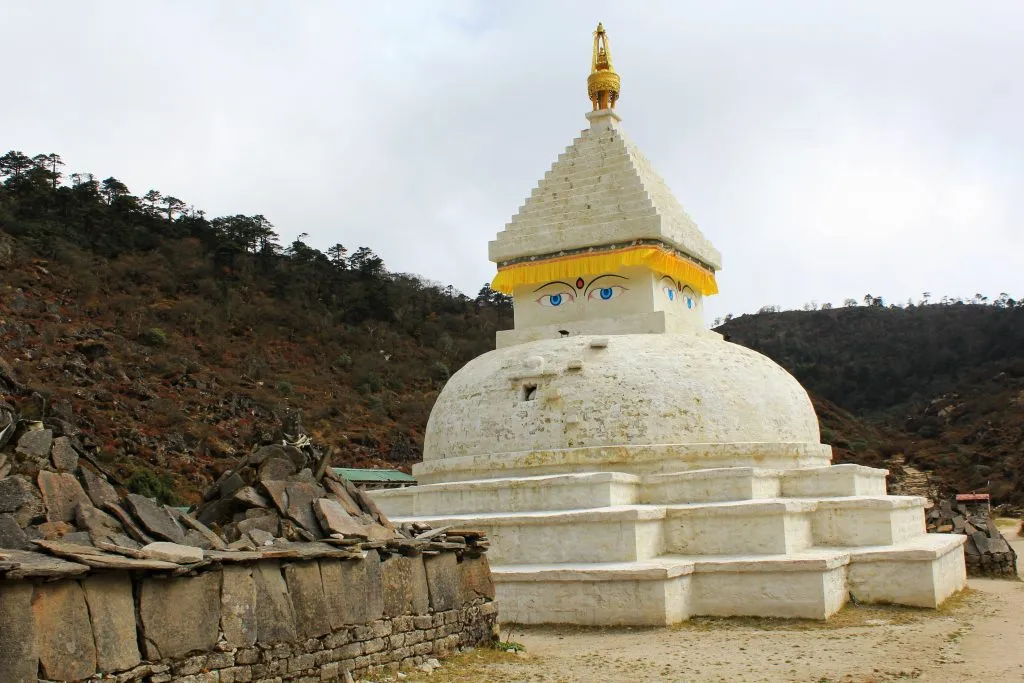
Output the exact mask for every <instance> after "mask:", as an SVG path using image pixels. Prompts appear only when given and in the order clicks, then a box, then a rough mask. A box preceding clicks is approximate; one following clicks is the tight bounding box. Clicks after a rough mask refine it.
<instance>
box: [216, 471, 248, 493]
mask: <svg viewBox="0 0 1024 683" xmlns="http://www.w3.org/2000/svg"><path fill="white" fill-rule="evenodd" d="M243 486H245V480H244V479H242V476H241V475H240V474H238V472H229V473H228V475H227V476H226V477H224V478H223V479H221V481H220V486H219V490H220V497H221V498H228V497H229V496H231V494H232V493H234V492H235V491H237V490H238V489H240V488H242V487H243Z"/></svg>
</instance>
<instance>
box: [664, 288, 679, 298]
mask: <svg viewBox="0 0 1024 683" xmlns="http://www.w3.org/2000/svg"><path fill="white" fill-rule="evenodd" d="M662 289H663V290H664V291H665V296H667V297H668V300H669V301H675V300H676V290H675V289H674V288H673V287H663V288H662Z"/></svg>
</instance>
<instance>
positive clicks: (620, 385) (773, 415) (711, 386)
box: [423, 333, 819, 465]
mask: <svg viewBox="0 0 1024 683" xmlns="http://www.w3.org/2000/svg"><path fill="white" fill-rule="evenodd" d="M818 443H819V432H818V420H817V416H816V415H815V413H814V408H813V407H812V405H811V401H810V399H809V398H808V396H807V392H806V391H804V389H803V387H801V386H800V384H799V383H798V382H797V381H796V379H794V378H793V377H792V376H791V375H790V374H789V373H787V372H786V371H785V370H783V369H782V368H781V367H779V366H778V365H777V364H776V363H775V362H773V361H772V360H770V359H769V358H766V357H765V356H762V355H761V354H759V353H757V352H755V351H751V350H750V349H747V348H744V347H742V346H737V345H735V344H730V343H728V342H725V341H722V340H721V338H720V337H719V336H718V335H716V334H708V333H699V334H630V335H611V336H608V337H595V336H575V337H566V338H562V339H551V340H542V341H536V342H530V343H526V344H519V345H516V346H511V347H507V348H503V349H498V350H495V351H491V352H490V353H486V354H484V355H482V356H480V357H478V358H476V359H474V360H472V361H470V362H469V363H468V364H467V365H466V366H465V367H463V368H462V369H461V370H459V371H458V372H457V373H455V375H454V376H452V378H451V379H450V380H449V381H448V384H447V385H446V386H445V387H444V389H443V390H442V391H441V394H440V396H438V399H437V402H436V403H435V405H434V408H433V411H432V412H431V414H430V421H429V422H428V424H427V431H426V437H425V443H424V453H423V459H424V465H426V464H427V463H429V462H431V461H439V460H442V459H449V458H464V457H466V456H482V455H489V456H495V455H500V454H503V453H509V454H513V453H516V454H523V453H528V452H533V451H545V452H547V451H560V450H565V449H588V448H589V449H593V448H607V447H617V446H640V445H645V446H646V445H652V446H668V445H680V446H687V447H692V446H693V445H696V444H708V445H712V444H715V445H720V444H750V445H754V444H760V445H765V446H767V445H771V444H803V445H816V444H818ZM687 450H692V448H687ZM438 464H440V463H438Z"/></svg>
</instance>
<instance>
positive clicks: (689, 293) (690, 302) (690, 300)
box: [681, 287, 697, 311]
mask: <svg viewBox="0 0 1024 683" xmlns="http://www.w3.org/2000/svg"><path fill="white" fill-rule="evenodd" d="M681 294H682V297H683V302H684V303H685V304H686V308H687V310H690V311H692V310H693V309H695V308H697V295H696V294H694V293H693V290H692V289H690V288H689V287H683V291H682V292H681Z"/></svg>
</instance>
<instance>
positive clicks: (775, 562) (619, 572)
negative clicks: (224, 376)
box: [372, 465, 966, 625]
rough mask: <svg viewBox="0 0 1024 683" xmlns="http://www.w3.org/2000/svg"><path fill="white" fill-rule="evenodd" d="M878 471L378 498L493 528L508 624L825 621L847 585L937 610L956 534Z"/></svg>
mask: <svg viewBox="0 0 1024 683" xmlns="http://www.w3.org/2000/svg"><path fill="white" fill-rule="evenodd" d="M654 469H655V470H656V469H657V468H654ZM886 474H887V472H886V471H885V470H879V469H872V468H868V467H862V466H859V465H833V466H809V467H797V468H791V469H773V468H760V467H751V466H738V467H737V466H733V467H729V466H727V467H715V468H709V469H688V470H684V471H677V472H661V471H650V472H642V471H638V470H637V469H636V468H633V471H632V472H616V471H605V472H602V471H596V472H581V473H565V472H564V471H563V472H559V473H552V474H544V475H540V476H518V477H517V476H513V477H507V476H506V477H501V478H494V479H476V480H466V481H451V482H446V483H434V484H426V485H423V486H416V487H410V488H404V489H391V490H381V491H374V492H372V494H373V496H374V499H375V500H376V501H377V503H378V505H380V506H381V508H382V509H383V510H384V512H385V513H386V514H388V516H390V517H391V518H392V519H393V520H394V521H397V522H405V521H418V522H426V523H429V524H431V525H432V526H435V527H437V526H445V525H459V526H472V527H474V528H482V529H485V530H487V532H488V534H489V536H490V538H491V550H490V553H489V556H490V560H491V563H492V572H493V576H494V581H495V584H496V587H497V592H498V600H499V601H500V602H499V604H500V605H501V608H500V612H501V619H502V621H504V622H507V623H565V624H587V625H599V624H603V625H611V624H621V625H665V624H673V623H678V622H680V621H684V620H686V619H688V618H689V617H691V616H697V615H716V616H740V615H747V616H772V617H797V618H808V619H827V618H828V617H829V616H830V615H832V614H834V613H835V612H836V611H838V610H839V609H840V608H841V607H842V606H843V605H844V604H845V603H846V602H847V601H848V600H849V599H850V596H851V595H852V596H853V597H854V598H855V599H856V600H857V601H858V602H862V603H872V602H884V603H895V604H903V605H912V606H918V607H936V606H938V605H939V604H941V603H942V601H943V600H945V599H946V598H948V597H949V596H950V595H952V594H954V593H956V592H957V591H959V590H961V589H962V588H963V587H964V586H965V585H966V573H965V570H964V562H963V551H962V547H961V546H962V544H963V541H964V537H963V536H957V535H942V534H926V533H925V521H924V503H925V501H924V499H922V498H917V497H913V496H888V495H886V492H885V491H886V489H885V477H886Z"/></svg>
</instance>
